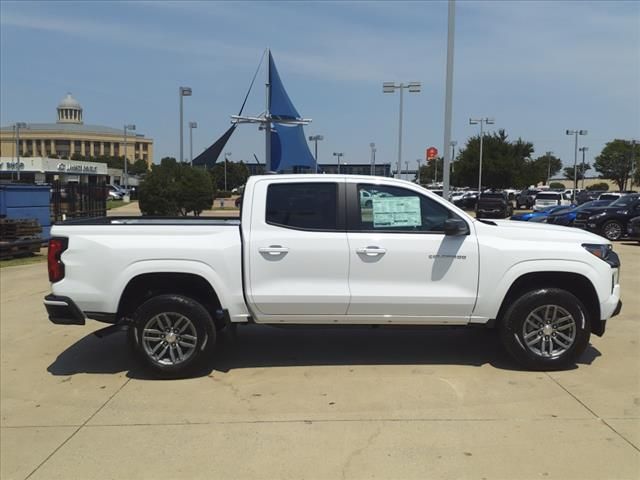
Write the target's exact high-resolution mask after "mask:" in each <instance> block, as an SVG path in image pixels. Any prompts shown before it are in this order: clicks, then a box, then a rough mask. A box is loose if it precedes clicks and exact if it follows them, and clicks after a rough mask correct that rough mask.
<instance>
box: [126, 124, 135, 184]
mask: <svg viewBox="0 0 640 480" xmlns="http://www.w3.org/2000/svg"><path fill="white" fill-rule="evenodd" d="M135 129H136V126H135V125H133V124H129V125H126V124H125V126H124V189H125V191H126V192H127V195H128V194H129V193H128V189H129V173H128V169H127V166H128V165H127V163H128V162H127V131H132V132H133V131H135Z"/></svg>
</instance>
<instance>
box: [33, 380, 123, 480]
mask: <svg viewBox="0 0 640 480" xmlns="http://www.w3.org/2000/svg"><path fill="white" fill-rule="evenodd" d="M130 381H131V379H130V378H127V380H126V381H125V382H124V383H123V384H122V385H121V386H120V388H118V389H117V390H116V391H115V392H113V394H111V396H110V397H109V398H107V400H106V401H105V402H104V403H103V404H102V405H100V407H99V408H98V409H97V410H96V411H95V412H93V413H92V414H91V415H90V416H89V418H87V419H86V420H85V421H84V423H83V424H82V425H80V426H79V427H78V428H76V429H75V430H74V431H73V433H72V434H71V435H69V436H68V437H67V439H66V440H65V441H64V442H62V443H61V444H60V445H58V446H57V447H56V449H55V450H54V451H53V452H51V453H50V454H49V455H48V456H47V458H45V459H44V460H43V461H42V462H40V463H39V464H38V466H37V467H36V468H34V469H33V470H32V471H31V473H30V474H29V475H27V476H26V477H25V480H29V478H31V477H32V475H33V474H34V473H36V472H37V471H38V470H39V469H40V467H42V466H43V465H44V464H45V463H47V462H48V461H49V459H50V458H51V457H53V456H54V455H55V454H56V453H58V451H59V450H60V449H61V448H62V447H64V446H65V445H66V444H67V443H68V442H69V440H71V439H72V438H73V437H75V436H76V434H77V433H78V432H79V431H80V430H81V429H82V427H84V426H85V425H86V424H87V423H89V422H90V421H91V419H92V418H93V417H95V416H96V415H97V414H98V413H100V411H101V410H102V409H103V408H104V407H106V406H107V404H108V403H109V402H110V401H111V400H112V399H113V397H115V396H116V395H117V394H118V393H120V391H121V390H122V389H123V388H124V387H126V386H127V385H128V384H129V382H130Z"/></svg>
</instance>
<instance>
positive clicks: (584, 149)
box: [578, 147, 589, 190]
mask: <svg viewBox="0 0 640 480" xmlns="http://www.w3.org/2000/svg"><path fill="white" fill-rule="evenodd" d="M578 150H580V151H581V152H582V171H581V172H580V173H581V174H582V189H583V190H584V172H585V170H584V154H585V152H586V151H588V150H589V147H580V148H579V149H578Z"/></svg>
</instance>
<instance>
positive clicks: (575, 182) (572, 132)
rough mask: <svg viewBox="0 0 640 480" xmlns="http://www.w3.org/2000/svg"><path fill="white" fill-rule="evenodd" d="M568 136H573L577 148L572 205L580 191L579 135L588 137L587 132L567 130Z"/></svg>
mask: <svg viewBox="0 0 640 480" xmlns="http://www.w3.org/2000/svg"><path fill="white" fill-rule="evenodd" d="M566 133H567V135H573V136H574V137H575V147H574V151H573V195H572V196H571V201H572V203H575V201H576V190H577V189H578V135H586V134H587V133H588V132H587V131H586V130H567V131H566Z"/></svg>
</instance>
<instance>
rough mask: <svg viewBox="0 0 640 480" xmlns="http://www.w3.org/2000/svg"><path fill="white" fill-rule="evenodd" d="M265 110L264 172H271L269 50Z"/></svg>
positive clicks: (268, 53)
mask: <svg viewBox="0 0 640 480" xmlns="http://www.w3.org/2000/svg"><path fill="white" fill-rule="evenodd" d="M266 87H267V88H266V91H267V110H266V112H265V114H264V118H265V123H264V134H265V142H264V144H265V154H264V160H265V162H264V171H265V173H268V172H270V171H271V50H269V49H268V48H267V83H266Z"/></svg>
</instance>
